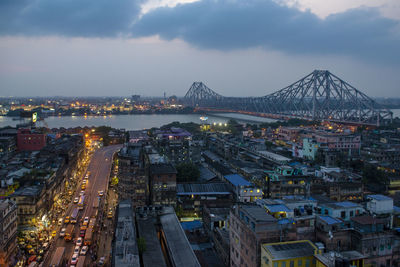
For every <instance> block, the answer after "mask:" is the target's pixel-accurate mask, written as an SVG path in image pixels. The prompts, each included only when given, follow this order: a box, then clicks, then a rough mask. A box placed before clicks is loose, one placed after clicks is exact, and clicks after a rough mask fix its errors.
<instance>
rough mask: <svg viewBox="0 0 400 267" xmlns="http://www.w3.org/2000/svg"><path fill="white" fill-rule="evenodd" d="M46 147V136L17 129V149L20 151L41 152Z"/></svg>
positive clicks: (28, 130)
mask: <svg viewBox="0 0 400 267" xmlns="http://www.w3.org/2000/svg"><path fill="white" fill-rule="evenodd" d="M45 145H46V134H44V133H39V132H36V131H33V130H30V129H18V134H17V147H18V150H20V151H36V150H41V149H42V148H43V147H44V146H45Z"/></svg>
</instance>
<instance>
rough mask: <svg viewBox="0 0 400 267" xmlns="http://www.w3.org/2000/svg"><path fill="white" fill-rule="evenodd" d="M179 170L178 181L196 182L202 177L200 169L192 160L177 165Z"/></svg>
mask: <svg viewBox="0 0 400 267" xmlns="http://www.w3.org/2000/svg"><path fill="white" fill-rule="evenodd" d="M176 170H177V171H178V173H177V175H176V180H177V182H180V183H182V182H194V181H197V180H198V179H199V177H200V170H199V168H198V167H197V165H196V164H193V163H192V162H183V163H180V164H178V165H177V166H176Z"/></svg>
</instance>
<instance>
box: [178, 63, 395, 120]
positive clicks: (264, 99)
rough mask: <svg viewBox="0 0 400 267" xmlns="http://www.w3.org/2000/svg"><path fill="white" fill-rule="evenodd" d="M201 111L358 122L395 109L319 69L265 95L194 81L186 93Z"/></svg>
mask: <svg viewBox="0 0 400 267" xmlns="http://www.w3.org/2000/svg"><path fill="white" fill-rule="evenodd" d="M184 102H185V104H186V105H189V106H192V107H194V108H195V109H196V110H200V111H206V112H207V111H208V112H212V111H219V112H238V113H242V114H248V115H255V116H261V117H268V118H274V119H285V118H301V119H307V120H329V121H334V122H341V123H351V124H357V125H375V126H379V125H381V124H383V123H386V122H388V121H391V120H392V118H393V113H392V112H391V111H390V110H388V109H387V108H385V107H384V106H382V105H380V104H378V103H377V102H376V101H374V100H373V99H371V98H370V97H368V96H367V95H365V94H364V93H362V92H361V91H359V90H358V89H356V88H355V87H353V86H351V85H350V84H348V83H347V82H345V81H343V80H342V79H340V78H338V77H337V76H335V75H333V74H332V73H330V72H329V71H327V70H315V71H313V72H312V73H310V74H308V75H307V76H305V77H304V78H302V79H300V80H298V81H297V82H295V83H293V84H291V85H289V86H287V87H285V88H283V89H281V90H279V91H276V92H274V93H272V94H269V95H265V96H261V97H227V96H222V95H220V94H218V93H216V92H215V91H213V90H211V89H210V88H208V87H207V86H206V85H205V84H204V83H202V82H194V83H193V84H192V86H191V87H190V88H189V90H188V92H187V93H186V95H185V97H184Z"/></svg>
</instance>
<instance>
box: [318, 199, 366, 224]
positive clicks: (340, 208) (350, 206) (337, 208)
mask: <svg viewBox="0 0 400 267" xmlns="http://www.w3.org/2000/svg"><path fill="white" fill-rule="evenodd" d="M363 213H365V209H364V208H363V206H362V205H360V204H357V203H353V202H350V201H342V202H328V203H319V204H318V207H317V214H320V215H329V216H331V217H333V218H340V219H342V220H344V221H347V222H349V221H350V219H351V218H352V217H355V216H359V215H362V214H363Z"/></svg>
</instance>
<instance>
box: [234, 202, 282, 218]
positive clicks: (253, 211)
mask: <svg viewBox="0 0 400 267" xmlns="http://www.w3.org/2000/svg"><path fill="white" fill-rule="evenodd" d="M240 210H242V211H244V212H245V213H246V214H247V215H249V217H251V218H252V219H253V221H256V222H276V221H277V220H276V219H275V218H274V217H272V216H271V215H270V214H268V213H267V212H266V211H265V209H264V208H262V207H260V206H255V205H241V206H240Z"/></svg>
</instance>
